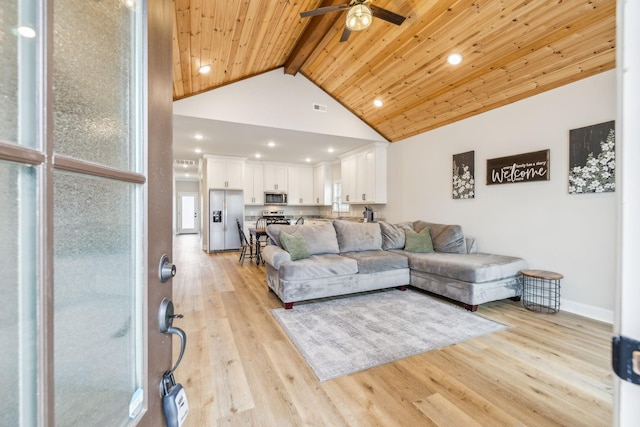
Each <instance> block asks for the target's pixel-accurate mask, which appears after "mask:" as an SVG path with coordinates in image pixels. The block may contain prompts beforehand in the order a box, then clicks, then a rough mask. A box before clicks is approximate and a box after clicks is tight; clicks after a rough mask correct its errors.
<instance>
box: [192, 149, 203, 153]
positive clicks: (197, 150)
mask: <svg viewBox="0 0 640 427" xmlns="http://www.w3.org/2000/svg"><path fill="white" fill-rule="evenodd" d="M193 151H195V152H196V153H198V154H200V153H202V150H201V149H199V148H196V149H195V150H193Z"/></svg>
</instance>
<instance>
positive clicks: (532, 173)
mask: <svg viewBox="0 0 640 427" xmlns="http://www.w3.org/2000/svg"><path fill="white" fill-rule="evenodd" d="M548 180H549V150H542V151H534V152H531V153H524V154H517V155H515V156H508V157H499V158H496V159H488V160H487V185H491V184H507V183H511V182H529V181H548Z"/></svg>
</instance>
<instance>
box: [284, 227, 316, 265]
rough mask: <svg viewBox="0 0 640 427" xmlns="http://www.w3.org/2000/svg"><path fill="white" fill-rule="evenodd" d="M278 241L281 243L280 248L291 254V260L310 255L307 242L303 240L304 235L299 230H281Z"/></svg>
mask: <svg viewBox="0 0 640 427" xmlns="http://www.w3.org/2000/svg"><path fill="white" fill-rule="evenodd" d="M280 243H282V248H283V249H284V250H285V251H287V252H289V254H290V255H291V261H297V260H299V259H305V258H309V257H310V256H311V254H310V253H309V248H308V247H307V242H305V240H304V237H302V234H300V230H296V231H295V232H294V233H293V234H289V233H285V232H284V231H281V232H280Z"/></svg>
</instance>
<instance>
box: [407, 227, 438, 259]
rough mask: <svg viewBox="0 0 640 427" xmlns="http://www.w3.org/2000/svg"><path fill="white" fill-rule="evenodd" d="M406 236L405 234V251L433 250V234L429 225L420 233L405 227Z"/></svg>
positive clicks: (425, 251)
mask: <svg viewBox="0 0 640 427" xmlns="http://www.w3.org/2000/svg"><path fill="white" fill-rule="evenodd" d="M404 236H405V242H404V250H405V251H407V252H417V253H429V252H433V242H432V241H431V234H430V233H429V227H426V228H424V229H423V230H422V231H420V232H419V233H416V232H415V231H413V230H410V229H408V228H405V230H404Z"/></svg>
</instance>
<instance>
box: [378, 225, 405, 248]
mask: <svg viewBox="0 0 640 427" xmlns="http://www.w3.org/2000/svg"><path fill="white" fill-rule="evenodd" d="M378 224H380V232H381V233H382V249H384V250H385V251H388V250H389V249H402V248H404V243H405V238H404V230H405V229H407V228H408V229H411V230H413V225H412V224H411V223H410V222H403V223H400V224H390V223H388V222H386V221H380V222H379V223H378Z"/></svg>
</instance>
